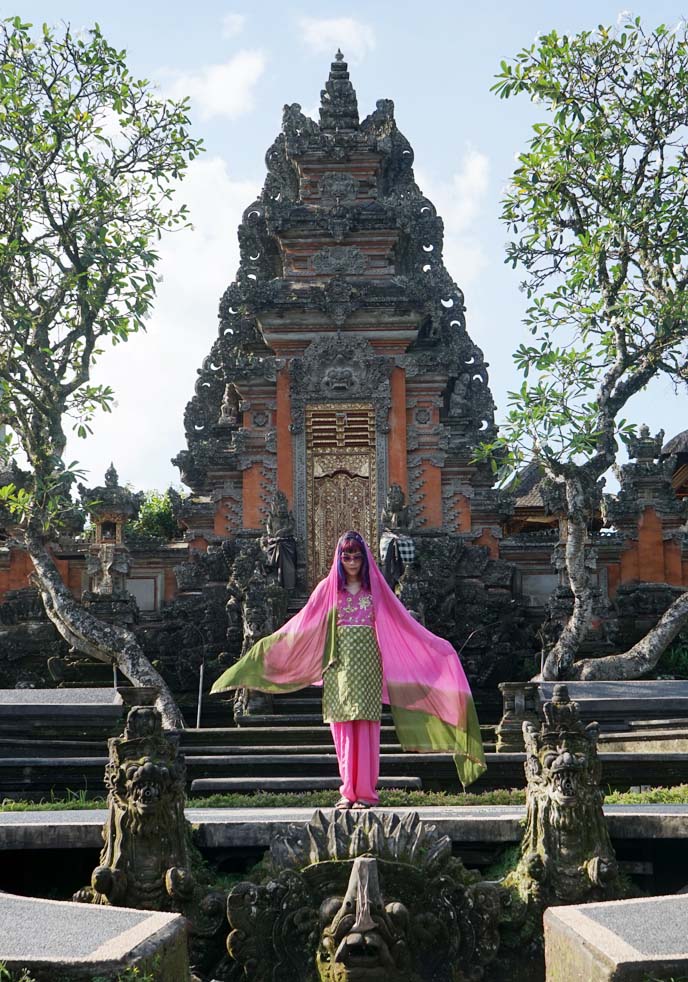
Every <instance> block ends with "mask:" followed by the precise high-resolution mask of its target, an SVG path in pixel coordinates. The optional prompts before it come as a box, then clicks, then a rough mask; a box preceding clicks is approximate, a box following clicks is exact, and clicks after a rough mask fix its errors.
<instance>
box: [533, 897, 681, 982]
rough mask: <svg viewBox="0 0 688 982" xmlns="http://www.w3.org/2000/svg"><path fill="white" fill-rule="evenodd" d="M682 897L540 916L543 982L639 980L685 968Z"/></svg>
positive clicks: (562, 910) (557, 910)
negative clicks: (546, 981) (545, 979)
mask: <svg viewBox="0 0 688 982" xmlns="http://www.w3.org/2000/svg"><path fill="white" fill-rule="evenodd" d="M686 923H688V896H687V895H672V896H668V897H650V898H646V899H642V900H619V901H614V902H610V903H601V904H586V905H585V906H575V907H554V908H550V909H549V910H547V911H546V912H545V918H544V925H545V961H546V965H547V980H548V982H579V980H581V979H585V980H586V982H607V980H609V982H611V980H614V982H640V980H643V979H647V978H652V979H670V978H672V977H676V976H677V975H681V976H683V975H685V973H686V970H688V941H687V935H686Z"/></svg>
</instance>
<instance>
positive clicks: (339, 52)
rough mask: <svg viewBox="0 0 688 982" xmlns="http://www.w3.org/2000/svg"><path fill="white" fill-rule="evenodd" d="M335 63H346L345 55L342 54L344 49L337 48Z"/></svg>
mask: <svg viewBox="0 0 688 982" xmlns="http://www.w3.org/2000/svg"><path fill="white" fill-rule="evenodd" d="M334 60H335V61H344V55H343V54H342V49H341V48H337V54H336V55H335V56H334Z"/></svg>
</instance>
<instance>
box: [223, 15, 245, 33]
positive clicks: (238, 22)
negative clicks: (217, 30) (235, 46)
mask: <svg viewBox="0 0 688 982" xmlns="http://www.w3.org/2000/svg"><path fill="white" fill-rule="evenodd" d="M245 24H246V17H245V16H244V15H243V14H225V15H224V17H223V18H222V37H223V38H234V37H236V36H237V34H241V32H242V31H243V29H244V26H245Z"/></svg>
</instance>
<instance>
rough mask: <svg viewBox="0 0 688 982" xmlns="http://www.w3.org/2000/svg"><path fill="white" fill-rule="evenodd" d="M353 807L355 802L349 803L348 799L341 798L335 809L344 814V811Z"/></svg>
mask: <svg viewBox="0 0 688 982" xmlns="http://www.w3.org/2000/svg"><path fill="white" fill-rule="evenodd" d="M353 806H354V803H353V801H349V799H348V798H340V799H339V801H338V802H337V803H336V804H335V806H334V807H335V808H336V809H337V810H338V811H340V812H343V811H347V810H348V809H349V808H353Z"/></svg>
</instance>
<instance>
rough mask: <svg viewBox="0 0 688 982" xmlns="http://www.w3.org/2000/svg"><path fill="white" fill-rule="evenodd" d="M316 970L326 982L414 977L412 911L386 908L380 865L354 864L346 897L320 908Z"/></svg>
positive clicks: (394, 904) (394, 906) (372, 862)
mask: <svg viewBox="0 0 688 982" xmlns="http://www.w3.org/2000/svg"><path fill="white" fill-rule="evenodd" d="M319 920H320V926H321V935H320V944H319V945H318V951H317V954H316V966H317V970H318V975H319V978H320V979H321V982H359V980H360V982H368V980H373V979H380V980H382V979H385V980H387V979H399V980H401V979H407V978H408V979H411V978H412V977H413V976H412V975H409V974H408V972H409V967H410V961H411V956H410V952H409V948H408V929H409V912H408V910H407V908H406V907H405V906H404V904H403V903H400V902H398V901H396V902H392V903H388V904H385V902H384V900H383V898H382V894H381V892H380V883H379V877H378V867H377V861H376V860H375V859H373V858H372V857H361V858H359V859H356V860H354V863H353V866H352V869H351V875H350V876H349V882H348V884H347V889H346V894H345V895H344V897H328V898H326V899H325V900H324V901H323V902H322V904H321V905H320V911H319Z"/></svg>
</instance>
